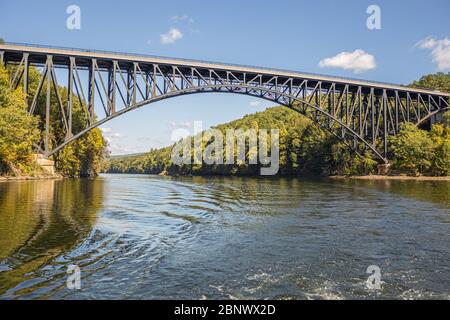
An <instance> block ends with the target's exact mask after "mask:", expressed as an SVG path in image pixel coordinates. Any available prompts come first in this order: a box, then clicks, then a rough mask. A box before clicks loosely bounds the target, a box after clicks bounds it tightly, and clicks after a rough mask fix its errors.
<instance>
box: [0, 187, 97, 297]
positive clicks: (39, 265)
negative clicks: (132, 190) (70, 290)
mask: <svg viewBox="0 0 450 320" xmlns="http://www.w3.org/2000/svg"><path fill="white" fill-rule="evenodd" d="M102 188H103V181H102V180H96V181H89V180H64V181H54V180H49V181H29V182H8V183H0V296H1V295H5V296H6V297H8V296H9V294H8V289H12V288H14V291H15V292H14V295H22V294H27V293H28V292H32V291H34V290H37V289H39V288H40V287H42V286H46V285H47V284H46V279H45V272H49V271H51V272H52V273H54V276H58V275H59V276H64V275H62V274H65V272H66V269H65V268H61V267H65V266H66V263H65V261H64V260H66V259H69V260H70V258H67V257H64V255H65V254H67V253H69V252H70V251H71V250H73V249H74V248H75V247H76V246H77V245H78V244H79V242H80V241H82V240H83V239H84V238H85V237H87V236H88V235H89V233H90V232H91V230H92V227H93V226H94V224H95V221H96V213H97V212H98V211H99V209H100V207H101V204H102V198H101V197H102ZM11 294H12V293H11Z"/></svg>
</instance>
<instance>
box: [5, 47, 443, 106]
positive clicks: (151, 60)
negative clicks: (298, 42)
mask: <svg viewBox="0 0 450 320" xmlns="http://www.w3.org/2000/svg"><path fill="white" fill-rule="evenodd" d="M0 51H5V52H6V53H7V54H8V55H7V59H8V60H9V61H14V60H15V59H17V60H18V61H17V62H20V59H21V55H17V56H15V55H14V52H17V53H23V52H28V53H32V54H35V55H36V57H34V59H33V62H35V63H45V59H46V55H47V54H51V55H54V56H55V57H57V56H61V57H67V56H74V57H77V58H85V59H92V58H95V59H100V60H101V59H104V60H117V61H121V62H140V63H148V64H158V65H161V66H164V65H167V66H172V65H175V66H179V67H196V68H205V69H216V70H223V71H231V72H239V73H249V74H266V75H267V76H270V77H272V76H278V77H287V78H294V79H308V80H311V81H324V82H333V83H338V84H342V85H347V84H348V85H354V86H364V87H372V88H375V89H389V90H397V91H400V92H410V93H411V92H412V93H421V94H429V95H435V96H441V97H450V93H446V92H440V91H437V90H425V89H416V88H411V87H407V86H403V85H396V84H391V83H383V82H377V81H366V80H359V79H352V78H341V77H333V76H326V75H319V74H311V73H303V72H296V71H289V70H281V69H272V68H262V67H253V66H244V65H233V64H224V63H215V62H208V61H200V60H187V59H179V58H168V57H159V56H149V55H138V54H129V53H118V52H107V51H95V50H84V49H73V48H61V47H49V46H39V45H29V44H13V43H6V44H0Z"/></svg>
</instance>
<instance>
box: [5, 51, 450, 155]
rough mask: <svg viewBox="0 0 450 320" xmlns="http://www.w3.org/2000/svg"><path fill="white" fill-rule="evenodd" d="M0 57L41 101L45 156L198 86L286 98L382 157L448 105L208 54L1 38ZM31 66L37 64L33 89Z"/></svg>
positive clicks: (404, 90)
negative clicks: (81, 118) (216, 59)
mask: <svg viewBox="0 0 450 320" xmlns="http://www.w3.org/2000/svg"><path fill="white" fill-rule="evenodd" d="M0 60H1V63H4V64H5V65H8V64H13V65H15V66H16V68H15V70H16V71H15V72H14V74H12V77H11V81H10V83H11V86H12V87H13V88H15V87H17V86H19V85H23V89H24V91H25V93H27V94H28V97H29V101H28V104H29V112H30V113H31V114H33V113H35V112H36V110H37V107H38V105H39V104H44V103H45V120H44V122H45V133H44V136H43V139H42V143H41V145H40V146H39V148H40V152H42V153H43V154H45V155H46V156H51V155H53V154H54V153H55V152H57V151H59V150H61V149H62V148H63V147H64V146H66V145H67V144H68V143H70V142H72V141H74V140H75V139H77V138H79V137H81V136H82V135H83V134H85V133H87V132H88V131H89V130H91V129H93V128H95V127H97V126H99V125H101V124H103V123H105V122H107V121H108V120H111V119H113V118H115V117H118V116H120V115H122V114H124V113H126V112H128V111H131V110H134V109H136V108H139V107H142V106H144V105H147V104H150V103H152V102H156V101H159V100H162V99H167V98H170V97H175V96H180V95H186V94H193V93H200V92H229V93H237V94H245V95H250V96H254V97H258V98H262V99H266V100H269V101H272V102H274V103H277V104H280V105H284V106H286V107H289V108H291V109H293V110H295V111H297V112H299V113H301V114H303V115H305V116H307V117H309V118H310V119H312V120H313V121H314V122H315V123H317V124H318V125H320V126H321V127H322V128H324V129H327V130H328V131H329V132H331V133H332V134H334V135H335V136H337V137H339V138H340V139H342V141H344V142H346V143H347V144H348V145H349V146H350V147H352V148H353V149H354V150H355V151H357V152H358V151H361V150H362V149H361V147H363V148H365V149H369V150H371V151H372V152H373V154H374V155H375V156H376V157H378V158H379V159H380V160H382V161H384V162H387V154H388V148H389V146H388V137H389V136H391V135H395V134H397V132H398V131H399V128H400V124H401V123H403V122H411V123H415V124H416V125H420V124H422V123H424V122H425V121H427V120H430V119H431V118H434V117H435V116H436V115H438V114H439V113H441V112H443V111H445V110H448V109H450V107H449V97H450V94H448V93H443V92H439V91H431V90H422V89H414V88H410V87H405V86H400V85H394V84H387V83H380V82H369V81H363V80H356V79H346V78H336V77H329V76H324V75H315V74H307V73H299V72H292V71H286V70H278V69H268V68H259V67H250V66H238V65H229V64H218V63H212V62H206V61H195V60H184V59H173V58H164V57H156V56H142V55H133V54H124V53H115V52H104V51H89V50H81V49H68V48H55V47H42V46H36V45H24V44H0ZM31 65H33V66H36V67H38V68H39V70H40V71H41V74H40V79H39V85H38V88H37V90H35V92H34V93H33V95H32V96H30V92H29V67H30V66H31ZM60 69H63V70H64V72H65V73H66V74H67V76H65V77H64V78H65V79H64V84H65V85H66V87H67V91H68V93H67V97H66V99H63V97H62V96H61V93H60V90H56V89H55V88H59V87H58V76H57V75H58V73H61V71H60ZM43 88H45V89H44V90H43ZM43 91H46V92H43ZM52 94H53V95H54V96H56V100H57V105H58V109H59V110H58V112H59V115H60V121H61V123H62V126H61V128H62V130H64V135H62V136H63V137H64V138H63V139H61V141H54V139H52V138H51V134H50V127H51V123H50V113H51V110H50V108H51V103H50V100H51V96H52ZM42 97H45V99H43V98H42ZM74 99H77V100H78V102H79V103H80V105H81V106H82V108H83V109H84V110H85V112H86V117H87V121H86V126H85V127H83V128H78V129H77V130H74V128H73V126H72V122H73V121H72V111H73V103H74ZM41 107H42V106H41ZM96 108H97V109H96ZM98 110H101V112H98ZM95 111H97V112H95Z"/></svg>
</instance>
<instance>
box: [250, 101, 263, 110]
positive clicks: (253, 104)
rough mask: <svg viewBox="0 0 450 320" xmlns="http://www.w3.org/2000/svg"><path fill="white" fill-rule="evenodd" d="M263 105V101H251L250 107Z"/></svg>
mask: <svg viewBox="0 0 450 320" xmlns="http://www.w3.org/2000/svg"><path fill="white" fill-rule="evenodd" d="M260 106H261V101H252V102H250V107H254V108H258V107H260Z"/></svg>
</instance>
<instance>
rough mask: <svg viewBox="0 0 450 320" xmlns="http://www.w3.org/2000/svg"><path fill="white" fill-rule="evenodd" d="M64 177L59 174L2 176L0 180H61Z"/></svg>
mask: <svg viewBox="0 0 450 320" xmlns="http://www.w3.org/2000/svg"><path fill="white" fill-rule="evenodd" d="M63 178H64V177H63V176H61V175H59V174H54V175H38V176H15V177H14V176H0V182H4V181H26V180H59V179H63Z"/></svg>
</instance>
